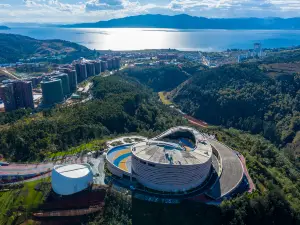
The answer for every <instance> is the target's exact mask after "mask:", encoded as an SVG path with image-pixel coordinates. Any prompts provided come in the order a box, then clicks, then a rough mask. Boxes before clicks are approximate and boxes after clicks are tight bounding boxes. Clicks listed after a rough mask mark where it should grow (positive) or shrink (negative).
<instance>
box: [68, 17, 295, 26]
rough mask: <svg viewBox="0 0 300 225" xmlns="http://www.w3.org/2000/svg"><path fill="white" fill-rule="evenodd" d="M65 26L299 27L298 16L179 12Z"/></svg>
mask: <svg viewBox="0 0 300 225" xmlns="http://www.w3.org/2000/svg"><path fill="white" fill-rule="evenodd" d="M63 27H67V28H80V27H81V28H125V27H128V28H170V29H264V30H273V29H286V30H297V29H300V18H289V19H283V18H228V19H225V18H224V19H223V18H205V17H196V16H189V15H186V14H180V15H175V16H167V15H159V14H158V15H153V14H147V15H139V16H129V17H124V18H119V19H112V20H108V21H99V22H95V23H79V24H69V25H63Z"/></svg>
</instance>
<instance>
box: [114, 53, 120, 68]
mask: <svg viewBox="0 0 300 225" xmlns="http://www.w3.org/2000/svg"><path fill="white" fill-rule="evenodd" d="M115 64H116V69H120V68H121V57H118V56H117V57H115Z"/></svg>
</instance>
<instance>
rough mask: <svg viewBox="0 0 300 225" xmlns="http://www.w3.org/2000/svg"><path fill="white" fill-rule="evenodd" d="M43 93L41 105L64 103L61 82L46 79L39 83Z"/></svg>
mask: <svg viewBox="0 0 300 225" xmlns="http://www.w3.org/2000/svg"><path fill="white" fill-rule="evenodd" d="M41 86H42V92H43V103H44V104H45V105H53V104H55V103H60V102H63V101H64V94H63V87H62V80H61V79H56V78H48V79H45V80H43V81H42V82H41Z"/></svg>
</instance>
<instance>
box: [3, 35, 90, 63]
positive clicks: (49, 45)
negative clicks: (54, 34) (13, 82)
mask: <svg viewBox="0 0 300 225" xmlns="http://www.w3.org/2000/svg"><path fill="white" fill-rule="evenodd" d="M0 49H1V51H0V63H13V62H17V61H18V60H19V59H21V58H23V59H24V58H29V57H45V56H57V55H63V56H65V58H64V59H65V60H68V61H72V60H73V59H77V58H79V57H86V58H93V56H94V55H95V52H94V51H92V50H90V49H88V48H86V47H84V46H82V45H78V44H76V43H72V42H69V41H63V40H37V39H34V38H30V37H26V36H22V35H15V34H1V33H0Z"/></svg>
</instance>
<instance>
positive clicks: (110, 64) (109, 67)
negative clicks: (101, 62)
mask: <svg viewBox="0 0 300 225" xmlns="http://www.w3.org/2000/svg"><path fill="white" fill-rule="evenodd" d="M112 61H113V60H112V59H108V60H107V61H106V62H107V69H108V70H113V62H112Z"/></svg>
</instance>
